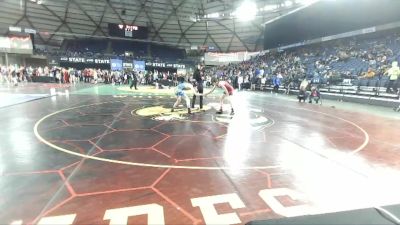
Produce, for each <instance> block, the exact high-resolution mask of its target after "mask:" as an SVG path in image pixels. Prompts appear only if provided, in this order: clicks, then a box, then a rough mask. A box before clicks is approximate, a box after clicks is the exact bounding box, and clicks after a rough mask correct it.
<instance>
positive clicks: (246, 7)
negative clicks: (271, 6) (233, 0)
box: [233, 1, 257, 21]
mask: <svg viewBox="0 0 400 225" xmlns="http://www.w3.org/2000/svg"><path fill="white" fill-rule="evenodd" d="M233 14H234V15H235V16H236V17H237V18H238V19H239V20H240V21H250V20H253V19H254V18H255V17H256V14H257V5H256V4H255V3H254V2H250V1H245V2H243V3H242V4H241V5H240V6H239V7H238V8H237V9H236V10H235V12H234V13H233Z"/></svg>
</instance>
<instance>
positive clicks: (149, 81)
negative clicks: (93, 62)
mask: <svg viewBox="0 0 400 225" xmlns="http://www.w3.org/2000/svg"><path fill="white" fill-rule="evenodd" d="M132 76H135V78H136V79H137V83H138V84H143V85H155V84H156V83H157V84H164V85H169V86H172V85H175V84H176V81H177V77H178V75H177V73H169V72H161V71H157V70H154V71H135V70H132V69H125V70H123V71H111V70H102V69H94V68H85V69H83V70H79V69H75V68H62V67H52V68H50V67H47V66H45V67H31V66H29V67H19V66H13V65H10V66H4V65H0V84H9V85H10V84H12V85H15V86H16V85H18V83H19V82H31V81H32V80H34V79H35V77H48V78H51V80H52V81H53V82H57V83H65V84H68V83H71V84H73V83H91V84H97V83H104V84H113V85H122V84H128V82H129V79H130V78H132ZM157 86H158V85H157ZM160 86H161V85H160Z"/></svg>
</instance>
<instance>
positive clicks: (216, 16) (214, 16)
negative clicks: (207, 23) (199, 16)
mask: <svg viewBox="0 0 400 225" xmlns="http://www.w3.org/2000/svg"><path fill="white" fill-rule="evenodd" d="M218 17H219V13H217V12H216V13H210V14H208V15H207V18H218Z"/></svg>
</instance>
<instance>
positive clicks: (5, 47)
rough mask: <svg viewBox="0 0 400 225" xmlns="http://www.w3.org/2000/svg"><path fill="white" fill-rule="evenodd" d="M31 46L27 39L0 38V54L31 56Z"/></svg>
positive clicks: (29, 40)
mask: <svg viewBox="0 0 400 225" xmlns="http://www.w3.org/2000/svg"><path fill="white" fill-rule="evenodd" d="M32 51H33V46H32V41H31V39H30V38H29V37H0V52H7V53H16V54H32Z"/></svg>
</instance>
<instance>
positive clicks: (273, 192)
mask: <svg viewBox="0 0 400 225" xmlns="http://www.w3.org/2000/svg"><path fill="white" fill-rule="evenodd" d="M258 195H260V197H261V198H262V199H263V200H264V202H265V203H266V204H267V205H268V206H269V207H270V208H271V209H272V210H273V211H274V212H275V213H277V214H279V215H281V216H285V217H293V216H300V215H305V214H311V208H310V207H309V206H307V205H298V206H290V207H285V206H283V205H282V204H281V203H280V202H279V201H278V200H277V199H276V197H278V196H289V197H291V198H292V199H293V200H301V199H304V196H303V195H301V194H300V193H298V192H296V191H293V190H290V189H288V188H276V189H265V190H261V191H260V192H259V193H258Z"/></svg>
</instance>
